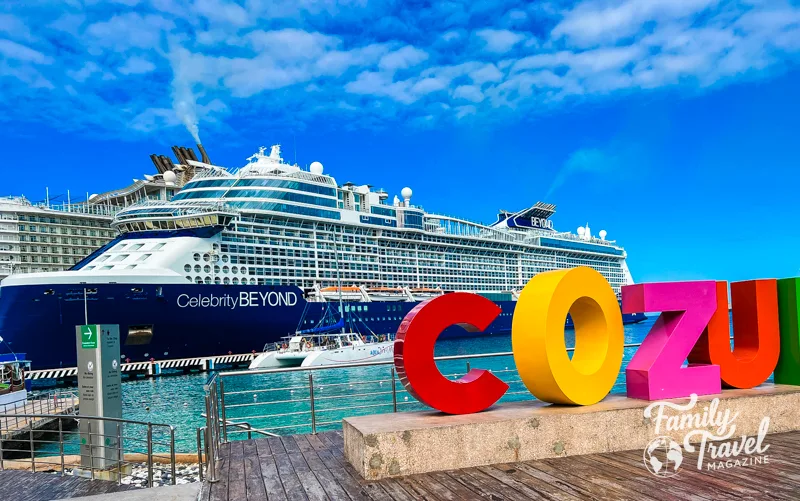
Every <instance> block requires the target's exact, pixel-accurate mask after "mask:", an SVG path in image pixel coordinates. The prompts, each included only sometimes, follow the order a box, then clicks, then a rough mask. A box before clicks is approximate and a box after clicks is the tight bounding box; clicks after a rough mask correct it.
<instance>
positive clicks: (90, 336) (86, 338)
mask: <svg viewBox="0 0 800 501" xmlns="http://www.w3.org/2000/svg"><path fill="white" fill-rule="evenodd" d="M81 348H83V349H84V350H94V349H96V348H97V326H96V325H82V326H81Z"/></svg>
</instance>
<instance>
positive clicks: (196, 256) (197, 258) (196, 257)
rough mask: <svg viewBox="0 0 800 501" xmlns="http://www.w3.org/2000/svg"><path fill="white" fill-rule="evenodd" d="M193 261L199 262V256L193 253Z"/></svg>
mask: <svg viewBox="0 0 800 501" xmlns="http://www.w3.org/2000/svg"><path fill="white" fill-rule="evenodd" d="M194 260H195V261H200V254H198V253H197V252H195V253H194Z"/></svg>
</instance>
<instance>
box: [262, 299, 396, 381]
mask: <svg viewBox="0 0 800 501" xmlns="http://www.w3.org/2000/svg"><path fill="white" fill-rule="evenodd" d="M345 311H346V312H347V313H346V315H348V317H353V316H355V313H352V314H351V313H350V312H349V311H348V309H345ZM331 316H332V315H331V312H330V310H328V312H326V315H325V317H324V318H323V319H322V320H321V321H320V323H321V324H325V323H326V322H325V320H326V319H330V318H331ZM300 322H301V323H302V322H303V320H302V319H301V320H300ZM359 322H360V319H357V318H355V319H354V318H347V320H346V321H345V319H344V318H342V319H339V321H338V322H335V323H333V324H330V322H327V323H328V324H329V325H322V326H317V327H314V328H312V329H305V330H299V331H297V332H296V333H295V335H294V336H292V337H289V338H285V339H284V341H283V342H282V343H275V344H268V345H267V346H265V347H264V352H263V353H261V354H259V355H258V356H257V357H256V358H255V359H253V361H252V362H250V369H277V368H282V367H311V366H319V365H339V364H354V363H362V362H377V361H381V360H391V359H392V358H393V357H394V340H393V339H392V338H393V336H390V335H386V336H376V335H374V334H371V335H369V336H367V337H366V339H365V338H364V336H362V335H361V333H360V332H358V324H359ZM362 323H363V322H362ZM346 330H347V331H349V332H345V331H346Z"/></svg>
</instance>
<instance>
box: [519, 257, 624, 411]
mask: <svg viewBox="0 0 800 501" xmlns="http://www.w3.org/2000/svg"><path fill="white" fill-rule="evenodd" d="M567 313H569V314H570V315H571V316H572V321H573V323H574V325H575V351H574V353H573V355H572V360H570V358H569V355H568V354H567V346H566V343H565V342H564V323H565V321H566V319H567ZM511 345H512V349H513V351H514V361H515V363H516V365H517V371H518V372H519V375H520V377H521V379H522V382H523V383H524V384H525V386H526V387H527V388H528V390H529V391H530V392H531V393H532V394H533V395H534V396H535V397H536V398H538V399H539V400H543V401H545V402H552V403H558V404H573V405H592V404H596V403H597V402H599V401H600V400H602V399H603V398H605V396H606V395H608V393H609V392H610V391H611V388H612V387H613V386H614V382H615V381H616V379H617V376H618V375H619V372H620V369H621V367H622V350H623V345H624V334H623V327H622V312H621V311H620V307H619V302H618V301H617V297H616V295H615V294H614V291H613V289H612V288H611V285H609V283H608V281H606V279H605V278H604V277H603V276H602V275H601V274H600V273H598V272H597V271H595V270H593V269H592V268H587V267H579V268H572V269H569V270H559V271H549V272H545V273H540V274H538V275H536V276H534V277H533V278H532V279H531V280H530V281H529V282H528V284H527V285H526V286H525V288H524V289H522V293H521V294H520V297H519V300H518V301H517V305H516V308H515V309H514V318H513V320H512V325H511Z"/></svg>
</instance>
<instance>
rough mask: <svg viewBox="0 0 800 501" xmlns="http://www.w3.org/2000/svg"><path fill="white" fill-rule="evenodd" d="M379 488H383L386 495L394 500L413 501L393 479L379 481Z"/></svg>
mask: <svg viewBox="0 0 800 501" xmlns="http://www.w3.org/2000/svg"><path fill="white" fill-rule="evenodd" d="M381 487H383V488H384V489H385V490H386V493H387V494H388V495H389V496H390V497H391V498H392V499H394V500H400V501H414V497H413V496H411V495H410V494H409V493H408V492H406V490H405V489H404V488H403V486H402V485H401V484H400V482H398V481H397V480H395V479H392V478H389V479H386V480H381Z"/></svg>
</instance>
